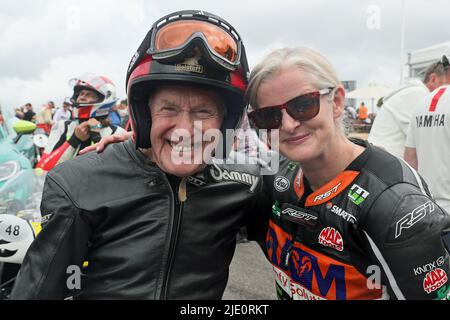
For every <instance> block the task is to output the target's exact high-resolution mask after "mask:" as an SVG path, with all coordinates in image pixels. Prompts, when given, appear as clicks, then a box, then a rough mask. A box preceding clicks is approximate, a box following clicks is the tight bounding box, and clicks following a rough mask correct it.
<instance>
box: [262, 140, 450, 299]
mask: <svg viewBox="0 0 450 320" xmlns="http://www.w3.org/2000/svg"><path fill="white" fill-rule="evenodd" d="M360 144H362V145H363V146H365V147H366V150H365V151H364V152H363V153H362V154H361V155H360V156H359V157H358V158H357V159H355V160H354V161H353V162H352V163H351V164H350V165H349V166H348V168H346V170H345V171H343V172H342V173H341V174H339V175H338V176H337V177H336V178H335V179H334V180H332V181H330V182H329V183H327V184H326V185H324V186H323V187H321V188H319V189H318V190H316V191H315V192H312V191H311V189H310V187H309V186H308V182H307V180H306V179H305V178H304V177H303V176H302V171H301V170H300V169H299V168H298V166H296V165H295V164H293V163H289V162H283V163H282V164H281V165H280V171H279V172H278V174H276V175H275V176H267V177H266V179H265V181H266V182H268V187H272V186H273V195H272V203H273V207H272V212H271V213H270V219H269V227H268V232H267V235H266V239H265V240H266V241H265V249H266V254H267V256H268V258H269V260H270V262H271V263H272V265H273V270H274V272H275V277H276V286H277V294H278V297H279V298H280V299H307V300H314V299H337V300H346V299H444V298H449V297H450V294H449V293H450V282H449V280H448V277H449V275H450V274H449V272H450V268H449V254H448V248H446V246H445V244H444V240H443V235H445V233H446V232H449V231H450V230H449V229H450V216H449V214H448V213H446V212H444V211H443V210H442V209H441V208H440V207H439V206H438V205H437V204H436V203H435V202H434V201H433V200H432V198H431V196H430V193H429V191H428V190H427V187H426V184H425V182H424V181H423V180H422V179H421V178H420V177H419V176H418V175H417V173H416V172H415V171H414V170H412V169H411V168H410V167H409V166H408V165H407V164H406V163H405V162H404V161H403V160H400V159H398V158H396V157H394V156H392V155H390V154H389V153H387V152H385V151H383V150H381V149H379V148H377V147H374V146H371V145H368V144H366V143H362V142H360ZM266 187H267V186H266Z"/></svg>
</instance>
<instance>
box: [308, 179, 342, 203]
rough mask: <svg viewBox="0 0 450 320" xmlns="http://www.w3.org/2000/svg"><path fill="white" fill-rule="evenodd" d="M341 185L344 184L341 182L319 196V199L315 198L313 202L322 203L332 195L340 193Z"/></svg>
mask: <svg viewBox="0 0 450 320" xmlns="http://www.w3.org/2000/svg"><path fill="white" fill-rule="evenodd" d="M341 184H342V182H339V183H338V184H337V185H335V186H334V187H333V188H331V189H330V190H328V191H327V192H324V193H322V194H319V195H318V196H317V197H315V198H314V201H313V202H317V201H322V200H325V199H327V198H329V197H330V196H331V195H332V194H334V193H336V192H337V191H338V189H339V187H340V185H341Z"/></svg>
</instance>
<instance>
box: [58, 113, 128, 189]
mask: <svg viewBox="0 0 450 320" xmlns="http://www.w3.org/2000/svg"><path fill="white" fill-rule="evenodd" d="M61 122H63V121H61ZM126 160H127V152H126V151H125V150H124V147H123V145H122V143H116V144H114V145H111V146H108V148H106V149H105V151H103V152H102V153H97V152H95V151H92V152H89V153H87V154H84V155H79V156H77V157H75V158H74V159H71V160H68V161H64V162H63V163H61V164H59V165H57V166H56V167H55V168H53V169H52V170H51V171H50V172H49V175H51V176H53V177H58V176H60V177H65V178H70V179H71V181H85V180H87V179H89V180H92V179H95V178H96V177H101V175H103V174H108V173H115V172H117V171H120V170H121V168H123V165H122V163H123V162H125V161H126Z"/></svg>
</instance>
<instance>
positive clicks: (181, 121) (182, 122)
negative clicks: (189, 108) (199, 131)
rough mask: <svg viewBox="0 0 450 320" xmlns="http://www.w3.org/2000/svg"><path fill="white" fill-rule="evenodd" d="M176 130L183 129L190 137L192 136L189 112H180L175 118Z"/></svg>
mask: <svg viewBox="0 0 450 320" xmlns="http://www.w3.org/2000/svg"><path fill="white" fill-rule="evenodd" d="M175 121H176V129H184V130H187V132H188V133H189V134H190V135H193V134H194V120H193V119H192V118H191V115H190V113H189V112H186V111H184V112H180V113H179V114H178V117H176V120H175Z"/></svg>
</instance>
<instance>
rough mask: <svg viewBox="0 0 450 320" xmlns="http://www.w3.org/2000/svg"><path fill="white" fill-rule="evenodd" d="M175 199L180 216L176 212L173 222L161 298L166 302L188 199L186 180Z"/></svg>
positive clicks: (181, 183) (182, 182)
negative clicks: (184, 209) (184, 208)
mask: <svg viewBox="0 0 450 320" xmlns="http://www.w3.org/2000/svg"><path fill="white" fill-rule="evenodd" d="M175 199H176V200H175V205H176V206H179V209H178V214H177V210H175V211H174V220H173V225H172V233H171V238H170V246H169V257H168V264H167V272H166V276H165V279H164V283H163V287H162V290H161V293H162V295H161V298H162V299H164V300H166V299H167V290H168V287H169V280H170V273H171V271H172V266H173V261H174V258H175V250H176V246H177V242H178V234H179V233H180V228H181V220H182V213H183V207H184V202H185V201H186V199H187V192H186V178H182V179H181V181H180V184H179V186H178V197H176V198H175Z"/></svg>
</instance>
